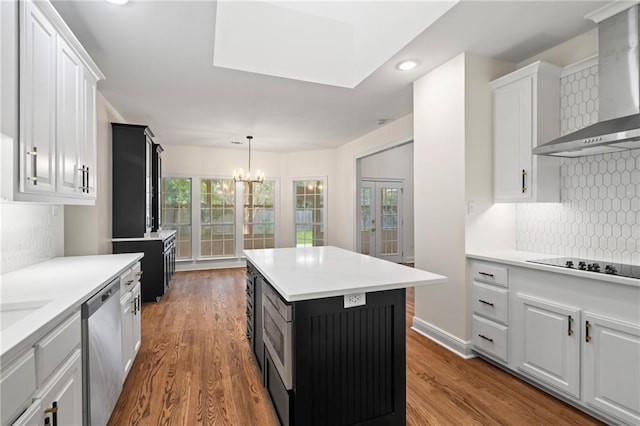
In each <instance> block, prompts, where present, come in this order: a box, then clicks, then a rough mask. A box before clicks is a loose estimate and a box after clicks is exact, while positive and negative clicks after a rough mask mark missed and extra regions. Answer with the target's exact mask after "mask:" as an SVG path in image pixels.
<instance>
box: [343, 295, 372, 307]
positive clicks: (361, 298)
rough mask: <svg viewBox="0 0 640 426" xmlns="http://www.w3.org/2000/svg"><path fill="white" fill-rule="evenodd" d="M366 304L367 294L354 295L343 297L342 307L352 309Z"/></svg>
mask: <svg viewBox="0 0 640 426" xmlns="http://www.w3.org/2000/svg"><path fill="white" fill-rule="evenodd" d="M366 304H367V293H354V294H345V295H344V307H345V308H353V307H355V306H362V305H366Z"/></svg>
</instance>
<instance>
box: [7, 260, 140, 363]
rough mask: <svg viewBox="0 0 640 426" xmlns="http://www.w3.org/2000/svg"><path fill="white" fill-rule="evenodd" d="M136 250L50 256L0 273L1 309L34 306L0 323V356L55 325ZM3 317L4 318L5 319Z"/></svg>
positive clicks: (127, 264)
mask: <svg viewBox="0 0 640 426" xmlns="http://www.w3.org/2000/svg"><path fill="white" fill-rule="evenodd" d="M142 256H143V254H142V253H125V254H107V255H96V256H69V257H56V258H53V259H51V260H48V261H46V262H42V263H38V264H35V265H32V266H29V267H27V268H24V269H19V270H17V271H13V272H10V273H8V274H4V275H0V305H1V306H2V308H3V309H4V308H9V309H11V307H16V309H17V308H20V307H24V308H28V307H29V306H31V307H36V306H37V307H38V308H37V309H34V310H32V311H30V312H29V313H28V314H27V315H25V316H24V317H21V318H20V319H18V320H15V321H7V322H3V323H2V324H0V328H1V330H2V331H1V332H0V360H1V361H2V362H5V361H8V360H9V359H11V358H12V357H13V356H15V355H16V354H17V352H19V351H20V350H21V348H23V347H25V346H29V345H33V344H34V343H35V342H36V341H37V340H38V339H40V338H42V336H43V335H44V334H45V333H46V332H47V331H48V330H47V329H48V328H50V326H51V324H56V323H59V322H60V321H62V320H63V319H64V318H66V317H68V316H69V315H71V313H72V312H75V311H77V310H79V308H80V305H81V304H82V303H84V302H85V301H87V300H88V299H89V298H90V297H91V296H93V295H94V294H95V293H96V292H97V291H98V290H100V289H101V288H103V287H104V286H105V285H107V284H109V283H110V282H111V281H113V280H114V279H116V278H118V277H119V276H120V274H121V273H122V272H123V271H125V270H126V269H127V268H128V267H130V266H132V265H133V264H135V262H137V261H138V260H140V259H141V258H142ZM7 319H8V318H7Z"/></svg>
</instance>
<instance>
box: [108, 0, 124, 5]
mask: <svg viewBox="0 0 640 426" xmlns="http://www.w3.org/2000/svg"><path fill="white" fill-rule="evenodd" d="M107 1H108V2H109V3H113V4H120V5H122V4H127V3H129V0H107Z"/></svg>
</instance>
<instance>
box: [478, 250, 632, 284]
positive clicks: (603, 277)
mask: <svg viewBox="0 0 640 426" xmlns="http://www.w3.org/2000/svg"><path fill="white" fill-rule="evenodd" d="M467 257H468V258H470V259H478V260H486V261H489V262H499V263H504V264H507V265H513V266H521V267H523V268H530V269H538V270H541V271H547V272H554V273H558V274H565V275H573V276H575V277H580V278H585V279H591V280H598V281H605V282H610V283H616V284H624V285H632V286H636V287H640V280H638V279H635V278H627V277H619V276H616V275H609V274H603V273H600V274H598V273H593V272H589V271H580V270H578V269H568V268H561V267H558V266H550V265H542V264H540V263H531V262H527V260H538V259H556V258H559V257H567V256H560V255H553V254H544V253H534V252H528V251H519V250H503V251H487V252H476V253H467ZM574 257H575V256H574Z"/></svg>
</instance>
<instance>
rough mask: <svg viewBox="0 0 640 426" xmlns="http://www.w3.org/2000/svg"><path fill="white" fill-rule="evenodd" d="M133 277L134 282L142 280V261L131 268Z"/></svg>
mask: <svg viewBox="0 0 640 426" xmlns="http://www.w3.org/2000/svg"><path fill="white" fill-rule="evenodd" d="M131 277H132V278H133V281H134V282H137V283H139V282H140V279H141V278H142V266H141V264H140V262H138V263H136V264H135V265H133V267H132V268H131Z"/></svg>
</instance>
